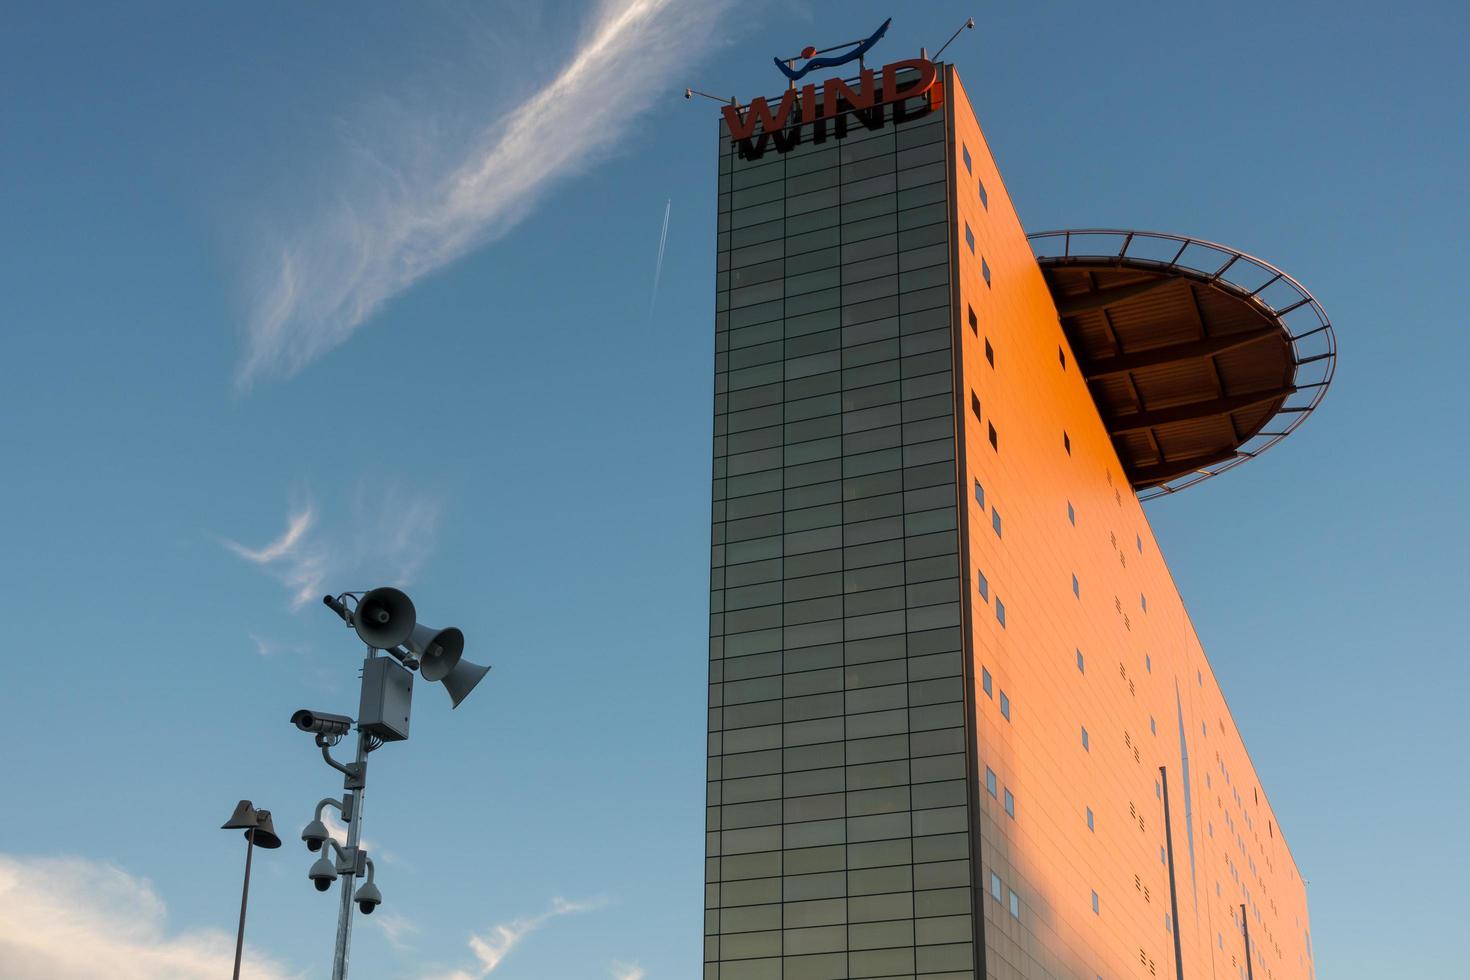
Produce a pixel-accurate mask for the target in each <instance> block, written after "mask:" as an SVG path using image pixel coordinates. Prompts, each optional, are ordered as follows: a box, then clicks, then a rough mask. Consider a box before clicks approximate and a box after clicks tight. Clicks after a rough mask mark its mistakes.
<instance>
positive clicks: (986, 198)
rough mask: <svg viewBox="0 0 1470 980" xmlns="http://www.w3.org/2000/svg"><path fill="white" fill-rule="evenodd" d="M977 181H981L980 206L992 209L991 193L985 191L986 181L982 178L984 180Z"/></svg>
mask: <svg viewBox="0 0 1470 980" xmlns="http://www.w3.org/2000/svg"><path fill="white" fill-rule="evenodd" d="M977 183H979V185H980V206H981V207H982V208H984V209H985V210H987V211H989V210H990V195H989V194H987V193H985V181H983V180H982V181H978V182H977Z"/></svg>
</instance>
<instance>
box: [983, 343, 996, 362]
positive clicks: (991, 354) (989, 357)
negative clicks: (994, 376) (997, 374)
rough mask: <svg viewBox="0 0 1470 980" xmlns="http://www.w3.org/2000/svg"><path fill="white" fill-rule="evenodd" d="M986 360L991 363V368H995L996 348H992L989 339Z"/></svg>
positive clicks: (986, 344)
mask: <svg viewBox="0 0 1470 980" xmlns="http://www.w3.org/2000/svg"><path fill="white" fill-rule="evenodd" d="M985 359H986V360H987V361H989V362H990V366H991V367H995V348H994V347H991V346H990V338H989V337H986V338H985Z"/></svg>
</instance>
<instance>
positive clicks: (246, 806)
mask: <svg viewBox="0 0 1470 980" xmlns="http://www.w3.org/2000/svg"><path fill="white" fill-rule="evenodd" d="M220 829H221V830H244V831H245V883H244V885H242V886H241V888H240V928H239V930H238V931H237V932H236V933H235V973H234V980H240V957H241V955H242V954H243V953H244V951H245V908H246V905H247V903H248V902H249V901H250V864H251V858H253V857H254V856H255V845H256V844H257V843H259V844H260V846H261V847H264V848H276V847H280V846H281V839H280V838H279V837H277V836H276V828H275V825H274V824H272V823H271V812H270V811H269V810H257V809H256V808H255V804H253V803H251V802H250V801H249V800H241V801H240V802H239V803H237V804H236V805H235V812H234V813H233V814H231V815H230V819H229V820H227V821H225V823H224V826H222V827H221V828H220Z"/></svg>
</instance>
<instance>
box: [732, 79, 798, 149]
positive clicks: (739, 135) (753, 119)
mask: <svg viewBox="0 0 1470 980" xmlns="http://www.w3.org/2000/svg"><path fill="white" fill-rule="evenodd" d="M795 105H796V90H795V89H787V90H786V94H785V95H782V96H781V107H780V108H779V109H778V110H776V114H775V115H774V116H772V115H771V107H770V105H769V104H767V102H766V100H765V99H756V100H755V101H754V102H752V103H751V104H750V109H749V111H747V112H746V113H745V118H744V119H741V118H740V110H739V109H736V108H735V107H734V106H729V105H727V106H725V107H724V108H723V109H722V110H720V111H722V112H723V113H724V114H725V125H727V126H729V127H730V137H731V138H732V139H737V140H748V139H750V138H751V137H752V136H754V135H755V128H756V123H759V124H760V127H761V132H763V133H777V132H780V131H781V130H783V129H785V128H786V121H787V120H788V119H790V118H791V110H792V109H793V108H794V107H795Z"/></svg>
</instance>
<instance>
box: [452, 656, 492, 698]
mask: <svg viewBox="0 0 1470 980" xmlns="http://www.w3.org/2000/svg"><path fill="white" fill-rule="evenodd" d="M488 673H490V668H489V667H481V666H480V665H479V664H477V663H472V662H470V661H468V660H465V659H464V658H463V657H461V658H460V660H459V663H457V664H455V665H454V669H453V670H451V671H450V672H449V673H448V674H446V675H445V676H444V690H446V691H448V692H449V700H450V701H451V702H452V704H451V705H450V707H452V708H458V707H459V704H460V702H461V701H463V700H464V699H465V698H467V697H469V696H470V692H471V691H473V690H474V689H475V685H476V684H478V683H480V680H481V679H482V678H483V677H484V676H485V675H486V674H488Z"/></svg>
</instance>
